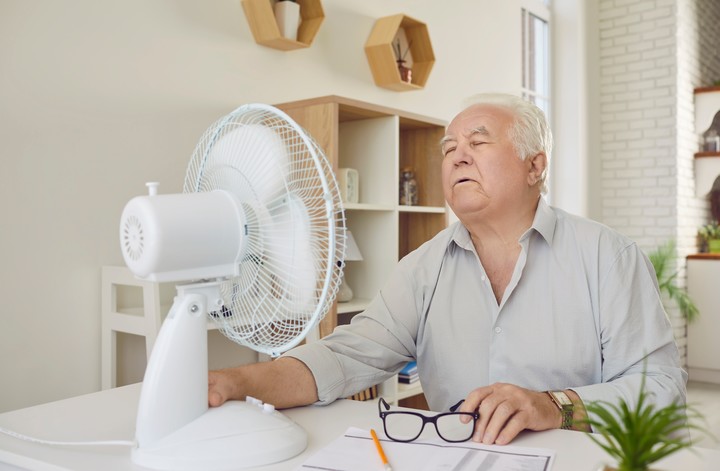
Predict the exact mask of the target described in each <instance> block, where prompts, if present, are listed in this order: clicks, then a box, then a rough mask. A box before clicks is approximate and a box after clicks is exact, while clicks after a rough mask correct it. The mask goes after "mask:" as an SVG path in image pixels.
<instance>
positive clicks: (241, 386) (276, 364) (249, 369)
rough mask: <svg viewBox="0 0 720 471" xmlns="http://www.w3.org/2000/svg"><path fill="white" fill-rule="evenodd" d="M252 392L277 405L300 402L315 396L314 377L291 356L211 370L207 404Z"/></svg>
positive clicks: (232, 398)
mask: <svg viewBox="0 0 720 471" xmlns="http://www.w3.org/2000/svg"><path fill="white" fill-rule="evenodd" d="M247 396H253V397H255V398H257V399H260V400H262V401H263V402H268V403H270V404H273V405H275V407H277V408H278V409H285V408H287V407H295V406H304V405H307V404H312V403H313V402H315V401H317V400H318V394H317V386H316V385H315V377H314V376H313V375H312V373H311V372H310V369H308V367H307V366H305V363H303V362H301V361H300V360H296V359H295V358H292V357H287V358H286V357H284V358H278V359H277V360H273V361H264V362H260V363H253V364H250V365H243V366H238V367H235V368H227V369H224V370H217V371H211V372H209V374H208V405H209V406H210V407H217V406H221V405H222V404H224V403H225V402H227V401H233V400H244V399H245V398H246V397H247Z"/></svg>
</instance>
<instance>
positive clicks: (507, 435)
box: [458, 383, 562, 445]
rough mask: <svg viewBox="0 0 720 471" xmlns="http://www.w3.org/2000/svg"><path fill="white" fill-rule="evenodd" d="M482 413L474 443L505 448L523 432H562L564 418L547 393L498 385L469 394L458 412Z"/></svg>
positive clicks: (478, 389)
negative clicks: (560, 429)
mask: <svg viewBox="0 0 720 471" xmlns="http://www.w3.org/2000/svg"><path fill="white" fill-rule="evenodd" d="M458 410H459V411H460V412H474V411H475V410H477V411H478V412H479V413H480V419H478V421H477V424H476V426H475V433H474V434H473V437H472V440H473V441H475V442H480V443H484V444H486V445H491V444H493V443H495V444H498V445H506V444H508V443H510V442H511V441H512V440H513V439H514V438H515V437H516V436H517V435H518V434H519V433H520V432H521V431H523V430H525V429H530V430H549V429H554V428H560V426H561V425H562V415H561V413H560V410H559V409H558V407H557V406H556V405H555V404H554V403H553V402H552V399H550V396H548V395H547V393H545V392H538V391H531V390H529V389H524V388H521V387H519V386H515V385H513V384H505V383H495V384H491V385H490V386H486V387H483V388H477V389H475V390H473V391H472V392H470V394H468V397H467V398H466V399H465V402H463V403H462V405H461V406H460V408H459V409H458Z"/></svg>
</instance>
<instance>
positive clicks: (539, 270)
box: [286, 198, 687, 411]
mask: <svg viewBox="0 0 720 471" xmlns="http://www.w3.org/2000/svg"><path fill="white" fill-rule="evenodd" d="M519 243H520V245H521V247H522V249H521V252H520V256H519V257H518V260H517V264H516V266H515V269H514V272H513V274H512V278H511V280H510V283H509V284H508V286H507V288H506V289H505V293H504V295H503V298H502V300H501V302H500V304H499V305H498V303H497V300H496V298H495V295H494V293H493V290H492V288H491V286H490V281H489V280H488V278H487V276H486V273H485V270H484V268H483V266H482V263H481V262H480V259H479V258H478V256H477V253H476V251H475V248H474V246H473V244H472V241H471V239H470V234H469V233H468V231H467V229H466V228H465V227H464V226H463V225H462V224H460V223H455V224H453V225H451V226H450V227H448V228H447V229H445V230H443V231H442V232H440V233H439V234H438V235H437V236H436V237H434V238H433V239H432V240H430V241H428V242H427V243H425V244H424V245H422V246H421V247H420V248H418V249H417V250H415V251H414V252H412V253H410V254H408V255H407V256H406V257H405V258H403V259H402V260H401V261H400V262H399V263H398V265H397V268H396V269H395V271H394V273H393V274H392V275H391V276H390V279H389V281H388V282H387V284H386V285H385V287H384V288H383V289H382V290H381V291H380V293H379V295H378V296H377V297H376V298H375V299H374V300H373V302H372V303H371V305H370V306H369V307H368V308H367V309H366V310H365V311H364V312H363V313H360V314H358V315H356V316H355V317H354V318H353V320H352V323H351V324H350V325H347V326H340V327H338V328H337V329H336V330H335V332H333V333H332V334H331V335H329V336H327V337H325V338H323V339H321V340H320V341H318V342H314V343H311V344H308V345H305V346H301V347H298V348H296V349H294V350H292V351H290V352H289V353H288V354H286V355H288V356H292V357H295V358H297V359H299V360H301V361H303V362H304V363H305V364H306V365H307V366H308V367H309V368H310V370H311V371H312V373H313V375H314V377H315V381H316V383H317V386H318V395H319V399H320V402H321V403H329V402H332V401H333V400H335V399H337V398H340V397H347V396H350V395H352V394H354V393H356V392H358V391H360V390H363V389H365V388H367V387H369V386H372V385H374V384H377V383H379V382H382V381H384V380H385V379H387V378H389V377H391V376H392V375H393V374H395V373H397V372H398V371H399V370H400V369H401V368H402V367H403V365H404V364H405V363H406V362H407V361H410V360H413V359H417V362H418V371H419V375H420V381H421V384H422V387H423V390H424V392H425V396H426V398H427V401H428V404H429V406H430V408H431V409H432V410H435V411H444V410H447V409H448V408H449V407H450V406H451V405H453V404H455V403H456V402H457V401H459V400H460V399H463V398H465V397H466V396H467V394H468V393H469V392H470V391H472V390H473V389H475V388H477V387H480V386H486V385H489V384H492V383H495V382H505V383H512V384H516V385H518V386H522V387H525V388H528V389H532V390H537V391H545V390H558V389H573V390H574V391H575V392H577V393H578V395H579V396H580V398H581V399H582V400H583V401H584V402H587V401H595V400H606V401H612V402H616V401H617V399H618V398H623V399H624V400H625V401H627V403H628V404H634V403H635V402H636V399H637V395H638V391H639V387H640V384H641V378H642V372H643V371H644V370H645V371H646V373H647V379H646V386H645V387H646V388H647V390H648V391H649V392H650V394H651V396H652V397H654V399H655V401H656V402H657V403H658V404H660V405H666V404H669V403H671V402H682V403H684V402H685V384H686V381H687V375H686V373H685V371H684V370H683V369H682V368H681V366H680V362H679V355H678V350H677V346H676V344H675V340H674V338H673V334H672V329H671V326H670V322H669V320H668V318H667V315H666V314H665V311H664V309H663V306H662V303H661V299H660V295H659V291H658V287H657V280H656V277H655V274H654V270H653V268H652V265H651V264H650V262H649V261H648V259H647V257H646V256H645V255H644V254H643V253H642V251H641V250H640V249H639V248H638V247H637V245H636V244H635V243H634V242H632V241H631V240H629V239H628V238H626V237H624V236H622V235H620V234H619V233H617V232H615V231H613V230H611V229H609V228H608V227H606V226H603V225H602V224H599V223H596V222H593V221H590V220H588V219H584V218H580V217H577V216H573V215H571V214H568V213H566V212H564V211H562V210H559V209H556V208H552V207H550V206H548V205H547V204H546V203H545V201H544V200H543V199H542V198H540V201H539V204H538V208H537V211H536V214H535V218H534V221H533V224H532V227H531V228H530V229H528V230H527V231H526V232H525V233H524V234H523V235H522V237H521V238H520V240H519Z"/></svg>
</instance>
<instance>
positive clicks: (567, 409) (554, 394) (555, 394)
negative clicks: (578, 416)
mask: <svg viewBox="0 0 720 471" xmlns="http://www.w3.org/2000/svg"><path fill="white" fill-rule="evenodd" d="M546 392H547V393H548V396H550V399H552V401H553V402H554V403H555V405H556V406H558V409H560V413H561V414H562V426H561V428H562V429H564V430H569V429H571V428H572V424H573V410H574V407H573V402H572V401H571V400H570V398H569V397H568V395H567V394H565V392H564V391H546Z"/></svg>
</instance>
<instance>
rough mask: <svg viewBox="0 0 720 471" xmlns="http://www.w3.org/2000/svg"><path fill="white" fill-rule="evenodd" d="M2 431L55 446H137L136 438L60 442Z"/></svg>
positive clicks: (19, 437) (2, 429)
mask: <svg viewBox="0 0 720 471" xmlns="http://www.w3.org/2000/svg"><path fill="white" fill-rule="evenodd" d="M0 433H4V434H5V435H10V436H11V437H14V438H17V439H20V440H25V441H27V442H33V443H39V444H41V445H53V446H68V445H69V446H107V445H110V446H135V445H136V442H135V441H134V440H99V441H92V442H60V441H54V440H42V439H40V438H35V437H30V436H28V435H23V434H22V433H18V432H13V431H12V430H8V429H6V428H3V427H0Z"/></svg>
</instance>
